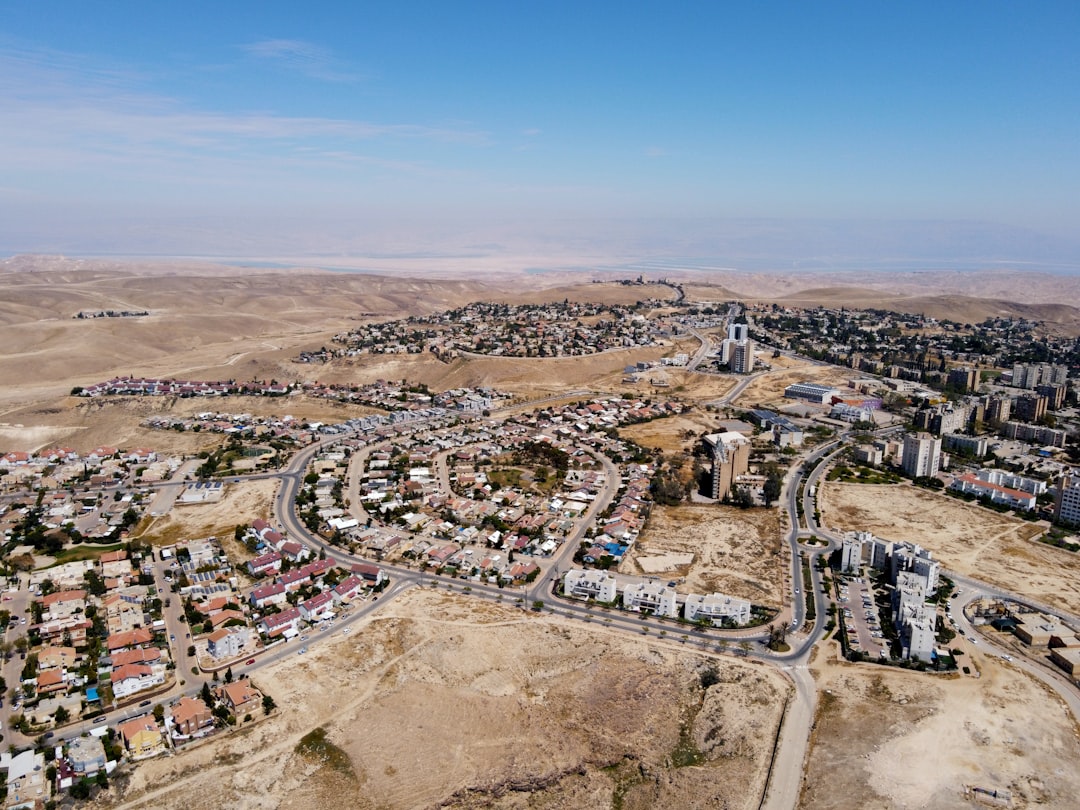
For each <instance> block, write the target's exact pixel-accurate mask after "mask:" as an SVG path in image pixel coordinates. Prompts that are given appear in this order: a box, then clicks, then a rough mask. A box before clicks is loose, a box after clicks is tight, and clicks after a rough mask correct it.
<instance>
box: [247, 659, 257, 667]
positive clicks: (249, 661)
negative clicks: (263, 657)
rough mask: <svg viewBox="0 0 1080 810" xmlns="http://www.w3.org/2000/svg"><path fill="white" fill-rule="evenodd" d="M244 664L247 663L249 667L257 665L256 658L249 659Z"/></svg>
mask: <svg viewBox="0 0 1080 810" xmlns="http://www.w3.org/2000/svg"><path fill="white" fill-rule="evenodd" d="M244 663H245V664H247V665H248V666H250V665H251V664H254V663H255V659H254V658H249V659H248V660H247V661H245V662H244Z"/></svg>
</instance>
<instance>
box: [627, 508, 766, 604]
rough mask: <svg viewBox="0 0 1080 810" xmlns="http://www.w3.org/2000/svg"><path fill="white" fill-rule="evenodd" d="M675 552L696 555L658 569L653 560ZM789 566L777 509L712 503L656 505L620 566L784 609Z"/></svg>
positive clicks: (700, 590)
mask: <svg viewBox="0 0 1080 810" xmlns="http://www.w3.org/2000/svg"><path fill="white" fill-rule="evenodd" d="M672 554H674V555H680V554H681V555H687V554H690V555H693V562H692V563H690V564H689V565H675V566H672V567H670V568H667V569H664V568H661V569H660V570H656V566H654V565H653V559H652V558H663V557H664V556H665V555H672ZM656 561H657V562H659V561H660V560H656ZM786 566H787V554H786V552H785V551H784V544H783V542H782V538H781V535H780V521H779V515H778V512H777V510H776V509H738V508H736V507H731V506H720V505H711V504H710V505H683V506H654V507H653V511H652V513H651V514H650V515H649V522H648V525H647V526H646V528H645V531H644V532H642V534H641V537H640V538H639V539H638V542H637V543H636V544H635V545H634V548H633V550H632V551H631V552H630V554H628V555H627V558H626V559H625V560H624V561H623V563H622V565H621V566H620V569H619V570H620V571H621V572H622V573H625V574H639V575H641V574H646V573H647V574H649V575H656V576H660V577H662V578H665V577H666V578H677V579H682V580H685V583H684V584H682V585H680V586H679V589H680V590H681V591H683V592H693V593H711V592H713V591H719V592H721V593H726V594H729V595H731V596H738V597H740V598H742V599H749V600H750V601H751V602H753V603H754V604H758V605H768V606H771V607H779V606H780V604H781V602H782V598H783V596H782V594H783V578H784V571H785V570H786Z"/></svg>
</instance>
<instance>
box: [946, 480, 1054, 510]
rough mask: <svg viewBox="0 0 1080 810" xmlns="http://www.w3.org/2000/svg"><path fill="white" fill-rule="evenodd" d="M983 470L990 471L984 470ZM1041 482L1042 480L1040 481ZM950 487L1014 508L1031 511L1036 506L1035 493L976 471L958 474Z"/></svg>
mask: <svg viewBox="0 0 1080 810" xmlns="http://www.w3.org/2000/svg"><path fill="white" fill-rule="evenodd" d="M981 472H988V471H987V470H983V471H981ZM995 472H996V471H995ZM1039 483H1042V482H1041V481H1040V482H1039ZM1044 486H1045V485H1044ZM949 489H953V490H956V491H957V492H965V493H971V494H973V495H977V496H978V497H980V498H989V499H990V500H991V501H993V502H994V503H1002V504H1005V505H1006V506H1009V507H1012V508H1013V509H1023V510H1026V511H1031V510H1032V509H1034V508H1035V506H1036V497H1035V495H1034V494H1033V493H1031V492H1024V491H1022V490H1019V489H1012V488H1011V487H1008V486H1005V485H1003V484H999V483H997V482H996V481H994V480H993V477H990V478H989V479H986V478H984V477H983V476H982V475H975V474H974V473H964V474H963V475H958V476H957V477H956V478H954V479H953V481H952V483H951V484H949Z"/></svg>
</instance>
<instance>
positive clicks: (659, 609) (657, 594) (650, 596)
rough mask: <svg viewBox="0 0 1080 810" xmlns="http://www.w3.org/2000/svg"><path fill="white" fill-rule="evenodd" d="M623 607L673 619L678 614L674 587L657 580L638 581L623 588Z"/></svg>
mask: <svg viewBox="0 0 1080 810" xmlns="http://www.w3.org/2000/svg"><path fill="white" fill-rule="evenodd" d="M622 603H623V607H624V608H625V609H627V610H634V611H637V612H638V613H646V612H647V613H652V614H654V615H656V616H667V617H668V618H671V619H674V618H676V617H677V616H678V615H679V607H678V605H677V604H676V602H675V589H674V588H669V587H667V586H665V585H661V584H660V583H658V582H639V583H637V584H636V585H627V586H626V587H625V588H623V595H622Z"/></svg>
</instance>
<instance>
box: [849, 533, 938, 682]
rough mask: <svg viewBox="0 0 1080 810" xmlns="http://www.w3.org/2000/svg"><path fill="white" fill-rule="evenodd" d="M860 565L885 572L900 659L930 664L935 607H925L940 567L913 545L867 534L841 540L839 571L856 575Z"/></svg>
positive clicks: (918, 547)
mask: <svg viewBox="0 0 1080 810" xmlns="http://www.w3.org/2000/svg"><path fill="white" fill-rule="evenodd" d="M863 565H869V566H870V567H871V568H875V569H878V570H883V571H888V572H889V582H890V583H891V584H892V585H893V586H894V590H893V603H892V613H893V624H894V625H895V626H896V629H897V630H898V631H899V633H900V644H901V649H902V651H903V652H902V654H903V657H904V658H914V659H917V660H919V661H926V662H930V661H932V660H933V658H934V654H935V652H934V648H935V642H936V635H937V632H936V631H937V606H936V605H932V604H927V602H926V600H927V599H928V598H929V597H931V596H933V594H934V592H935V591H936V590H937V587H938V576H939V574H940V572H941V565H940V563H938V562H937V561H936V560H934V559H933V556H932V555H931V553H930V552H929V551H927V550H926V549H924V548H922V547H920V546H918V545H916V544H914V543H894V542H891V541H888V540H882V539H880V538H878V537H874V535H872V534H871V533H870V532H853V533H851V534H849V535H847V536H846V537H845V538H844V542H843V545H842V546H841V550H840V570H841V571H842V572H844V573H848V574H851V573H858V571H859V570H860V568H861V567H862V566H863Z"/></svg>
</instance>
